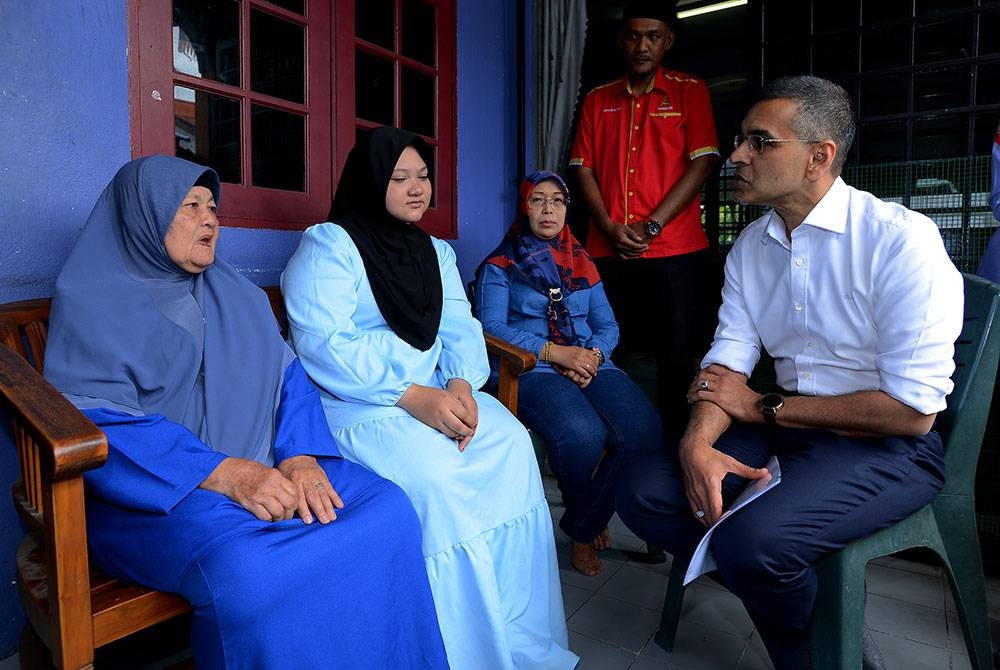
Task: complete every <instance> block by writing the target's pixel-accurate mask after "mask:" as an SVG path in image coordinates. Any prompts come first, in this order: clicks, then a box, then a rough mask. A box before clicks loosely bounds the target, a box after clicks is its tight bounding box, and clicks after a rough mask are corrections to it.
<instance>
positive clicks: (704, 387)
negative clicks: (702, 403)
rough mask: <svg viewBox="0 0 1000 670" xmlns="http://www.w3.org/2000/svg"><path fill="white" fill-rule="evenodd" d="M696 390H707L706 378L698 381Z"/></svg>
mask: <svg viewBox="0 0 1000 670" xmlns="http://www.w3.org/2000/svg"><path fill="white" fill-rule="evenodd" d="M698 390H700V391H707V390H708V380H707V379H702V380H701V381H700V382H698Z"/></svg>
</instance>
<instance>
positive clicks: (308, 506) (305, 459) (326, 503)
mask: <svg viewBox="0 0 1000 670" xmlns="http://www.w3.org/2000/svg"><path fill="white" fill-rule="evenodd" d="M278 472H280V473H281V474H283V475H284V476H285V477H286V478H287V479H288V480H289V481H290V482H292V484H294V485H295V486H296V488H297V489H298V492H299V504H298V512H299V517H300V518H301V519H302V521H304V522H305V523H312V520H313V516H312V515H313V514H315V515H316V518H317V519H319V522H320V523H330V522H331V521H333V520H334V519H336V518H337V512H336V510H338V509H343V508H344V502H343V501H342V500H341V499H340V495H339V494H338V493H337V491H336V490H335V489H334V488H333V485H332V484H331V483H330V480H329V479H328V478H327V476H326V472H325V471H324V470H323V468H321V467H320V466H319V463H317V462H316V459H315V458H313V457H312V456H305V455H301V456H292V457H291V458H286V459H285V460H283V461H281V463H278Z"/></svg>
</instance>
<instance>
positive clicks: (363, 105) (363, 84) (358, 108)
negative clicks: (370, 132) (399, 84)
mask: <svg viewBox="0 0 1000 670" xmlns="http://www.w3.org/2000/svg"><path fill="white" fill-rule="evenodd" d="M355 63H356V72H355V81H356V82H357V85H356V87H355V88H356V90H357V96H356V97H355V98H354V104H355V114H356V115H357V117H358V118H359V119H365V120H366V121H371V122H372V123H375V124H378V125H389V126H391V125H392V123H393V117H394V116H395V98H396V94H395V84H394V83H393V82H394V81H395V77H394V72H393V70H394V68H393V64H392V61H391V60H387V59H385V58H380V57H379V56H372V55H371V54H368V53H365V52H364V51H361V50H358V52H357V56H356V61H355Z"/></svg>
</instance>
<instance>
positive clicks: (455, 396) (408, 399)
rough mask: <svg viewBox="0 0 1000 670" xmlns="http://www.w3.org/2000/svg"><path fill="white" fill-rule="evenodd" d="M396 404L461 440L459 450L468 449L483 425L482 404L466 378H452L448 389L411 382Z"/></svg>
mask: <svg viewBox="0 0 1000 670" xmlns="http://www.w3.org/2000/svg"><path fill="white" fill-rule="evenodd" d="M396 405H398V406H399V407H402V408H403V409H405V410H406V411H407V412H409V413H410V414H411V415H412V416H413V417H414V418H415V419H418V420H419V421H420V422H422V423H424V424H426V425H428V426H430V427H431V428H433V429H434V430H437V431H439V432H440V433H442V434H443V435H446V436H448V437H449V438H451V439H452V440H454V441H455V442H457V443H458V450H459V451H465V447H466V446H467V445H468V444H469V442H470V441H472V438H473V436H474V435H475V434H476V428H477V427H478V426H479V406H478V405H477V404H476V400H475V398H473V397H472V386H470V385H469V382H467V381H465V380H464V379H457V378H456V379H451V380H449V381H448V385H447V387H446V388H445V389H437V388H432V387H430V386H422V385H420V384H410V387H409V388H407V389H406V391H405V392H404V393H403V396H402V397H401V398H400V399H399V400H398V401H397V402H396Z"/></svg>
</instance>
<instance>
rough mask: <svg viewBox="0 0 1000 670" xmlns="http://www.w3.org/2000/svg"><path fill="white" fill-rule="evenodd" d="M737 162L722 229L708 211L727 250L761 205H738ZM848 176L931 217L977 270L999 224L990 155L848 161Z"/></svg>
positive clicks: (961, 265) (723, 187)
mask: <svg viewBox="0 0 1000 670" xmlns="http://www.w3.org/2000/svg"><path fill="white" fill-rule="evenodd" d="M733 170H734V168H733V167H732V165H729V164H727V165H726V166H725V167H724V168H723V170H722V175H721V177H720V179H719V182H718V183H719V200H718V203H719V204H718V208H719V213H718V230H717V232H714V231H712V223H714V222H711V221H710V219H711V217H710V216H709V213H708V212H706V215H705V219H706V228H707V229H708V230H709V232H710V234H712V236H713V237H715V239H717V240H718V245H719V248H720V249H721V250H724V251H725V250H728V249H729V247H730V246H732V243H733V241H735V239H736V236H737V235H739V233H740V231H742V230H743V229H744V228H745V227H746V226H747V225H748V224H749V223H750V222H752V221H753V220H754V219H756V218H757V217H759V216H760V215H761V214H763V213H764V212H765V211H766V210H765V208H763V207H758V206H748V205H740V204H739V203H737V202H736V201H735V199H734V198H733V192H732V176H733ZM843 177H844V181H846V182H847V183H848V184H850V185H851V186H854V187H856V188H860V189H862V190H865V191H869V192H870V193H873V194H874V195H876V196H878V197H879V198H881V199H882V200H887V201H891V202H898V203H900V204H902V205H905V206H906V207H909V208H910V209H912V210H914V211H917V212H920V213H921V214H924V215H926V216H927V217H929V218H930V219H932V220H933V221H934V222H935V223H936V224H937V225H938V229H939V230H940V231H941V237H942V239H943V240H944V244H945V248H946V249H947V250H948V253H949V255H950V256H951V259H952V261H954V263H955V265H956V267H958V269H959V270H961V271H963V272H975V271H976V268H977V267H978V265H979V259H980V258H981V257H982V255H983V253H984V252H985V251H986V245H987V244H988V243H989V240H990V237H991V236H992V235H993V232H994V231H995V230H996V229H997V226H998V225H1000V224H998V222H997V221H996V219H994V218H993V213H992V212H991V211H990V209H989V206H988V204H987V199H988V198H989V190H990V157H989V156H988V155H986V156H969V157H966V158H948V159H940V160H925V161H911V162H905V163H881V164H878V165H859V166H847V167H845V168H844V174H843Z"/></svg>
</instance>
